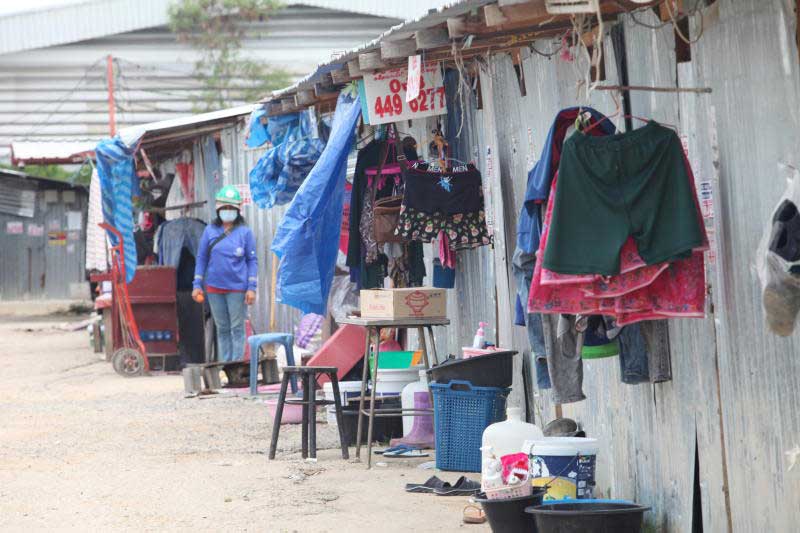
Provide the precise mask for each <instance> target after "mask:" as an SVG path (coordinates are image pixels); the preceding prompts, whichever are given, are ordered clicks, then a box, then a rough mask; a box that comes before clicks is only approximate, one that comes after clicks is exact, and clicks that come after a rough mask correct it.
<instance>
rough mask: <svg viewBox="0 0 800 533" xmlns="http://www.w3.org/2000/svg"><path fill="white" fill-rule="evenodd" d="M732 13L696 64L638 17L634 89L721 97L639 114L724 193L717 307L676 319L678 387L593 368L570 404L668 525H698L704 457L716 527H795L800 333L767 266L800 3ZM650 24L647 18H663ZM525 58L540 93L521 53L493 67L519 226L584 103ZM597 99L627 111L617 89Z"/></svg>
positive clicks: (645, 95) (719, 197)
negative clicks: (536, 172)
mask: <svg viewBox="0 0 800 533" xmlns="http://www.w3.org/2000/svg"><path fill="white" fill-rule="evenodd" d="M718 4H719V5H714V6H712V7H711V8H709V10H708V11H707V13H706V28H705V32H704V35H703V37H702V38H701V39H700V41H699V43H697V44H696V45H693V46H692V60H691V62H688V63H683V64H680V65H678V64H676V60H675V41H674V34H673V32H672V30H671V27H669V26H666V27H664V28H662V29H656V30H653V29H648V28H645V27H643V26H641V25H637V24H635V23H634V22H633V21H631V19H630V18H628V17H624V25H625V31H626V43H627V44H626V53H627V61H628V72H629V76H630V80H629V81H630V83H631V84H634V85H654V86H675V85H681V86H685V87H691V86H709V87H712V88H713V89H714V92H713V94H711V95H704V96H698V95H693V94H689V95H683V96H681V97H679V96H678V95H676V94H656V93H649V92H642V93H634V95H633V97H632V108H633V109H632V111H633V113H634V114H635V115H639V116H645V117H653V118H656V119H657V120H660V121H662V122H664V123H668V124H673V125H675V126H676V127H677V129H678V131H679V133H681V134H682V135H684V136H685V137H686V138H687V142H688V146H689V155H690V158H691V160H692V164H693V166H694V167H695V170H696V173H697V179H698V181H710V182H711V183H712V184H713V185H714V188H715V194H716V196H715V201H716V229H717V231H716V233H717V241H718V243H719V246H718V248H717V251H716V253H717V261H716V264H715V265H711V268H710V277H709V282H710V284H711V286H712V290H713V303H714V310H715V312H714V313H713V314H711V313H709V316H708V318H706V319H704V320H672V321H669V328H670V344H671V355H672V367H673V380H672V381H671V382H668V383H663V384H658V385H637V386H629V385H624V384H622V383H621V382H620V377H619V367H618V362H617V361H616V360H615V359H610V360H606V361H592V362H587V363H586V365H585V378H584V388H585V392H586V394H587V396H588V397H589V399H588V400H587V401H585V402H581V403H579V404H572V405H569V406H564V414H565V415H566V416H571V417H573V418H575V419H577V420H578V421H579V422H581V424H582V425H583V426H584V427H585V428H586V430H587V432H588V433H589V434H590V435H592V436H595V437H598V438H599V439H600V440H601V443H602V445H603V448H602V451H601V455H600V461H599V466H598V468H599V471H598V483H599V486H598V488H599V489H600V493H601V494H603V495H607V496H613V497H624V498H633V499H636V500H639V501H642V502H645V503H647V504H648V505H651V506H653V512H652V513H651V514H650V515H649V521H650V522H651V524H652V525H653V526H654V528H655V530H657V531H675V532H685V531H691V530H692V527H693V505H694V500H693V498H694V477H695V455H697V460H698V464H697V468H698V472H699V487H700V497H701V502H700V504H701V510H702V522H703V524H702V525H703V527H704V530H705V531H715V532H716V531H727V530H729V528H732V530H734V531H795V530H796V528H797V524H798V523H799V522H800V477H798V476H792V475H789V474H787V473H786V468H787V465H786V463H785V457H784V452H786V451H787V450H789V449H791V448H793V447H794V446H796V445H797V444H798V443H800V419H799V417H800V414H798V409H797V405H800V386H799V385H800V383H799V381H800V359H798V357H797V356H798V354H800V349H799V346H800V345H799V344H798V337H799V336H800V334H795V336H794V337H792V338H791V339H786V340H784V339H779V338H777V337H775V336H774V335H771V334H770V333H768V332H767V331H766V330H765V325H764V318H763V311H762V307H761V301H760V287H759V285H758V281H757V277H756V274H755V271H754V268H753V261H754V253H755V249H756V246H757V244H758V241H759V238H760V236H761V232H762V231H763V229H764V225H765V224H766V222H767V220H768V217H769V213H770V210H771V209H772V208H773V207H774V205H775V203H776V202H777V200H778V198H779V197H780V194H781V192H782V190H783V187H784V186H785V184H784V183H783V180H782V178H781V177H780V173H779V172H778V164H779V163H780V162H784V163H788V164H791V165H795V166H797V165H798V164H799V163H800V162H798V161H797V159H798V155H797V154H798V151H797V145H798V138H797V136H798V134H797V131H798V127H797V126H798V120H799V119H800V117H798V112H797V109H799V108H800V107H798V99H799V98H800V83H798V74H797V69H798V61H799V58H798V52H797V48H796V44H795V41H794V36H795V34H796V19H795V13H794V11H793V5H792V3H791V2H783V1H780V0H772V1H769V2H756V1H754V0H736V1H732V2H724V3H718ZM647 15H648V14H647V13H644V14H640V15H639V17H638V18H639V19H640V20H642V21H644V22H648V23H650V24H656V23H657V22H658V21H657V20H656V19H655V17H648V16H647ZM695 31H697V28H695ZM537 47H538V48H539V49H541V50H544V49H546V48H547V43H539V44H538V46H537ZM605 51H606V54H607V58H606V74H607V79H608V83H610V84H613V83H617V82H618V79H617V73H616V69H615V67H614V65H615V60H614V59H615V58H614V55H613V49H612V47H611V46H610V43H609V42H607V43H606V47H605ZM523 57H524V56H523ZM522 64H523V72H524V75H525V83H526V93H527V95H526V96H521V93H520V91H519V88H518V83H517V82H518V80H517V76H516V73H515V72H514V70H513V64H512V62H511V58H510V57H509V56H498V57H495V58H493V59H492V60H491V61H490V68H489V72H490V74H491V75H492V76H493V78H492V80H491V81H492V88H493V96H494V104H495V115H496V119H495V120H496V121H497V122H498V137H499V144H500V147H499V148H500V157H501V162H500V165H501V170H502V173H503V176H502V180H503V186H504V193H505V194H506V199H508V198H509V196H508V192H511V193H512V194H511V197H512V198H513V202H514V205H513V208H511V206H510V205H509V206H508V208H507V209H505V212H504V215H505V216H506V217H507V219H508V220H509V222H510V223H513V222H515V217H516V214H517V212H518V209H519V207H520V205H521V199H522V196H521V195H522V194H523V192H524V182H525V174H526V173H527V170H528V169H529V168H530V167H531V165H532V163H533V161H534V160H535V158H536V157H537V155H538V153H539V152H540V151H541V143H542V142H543V140H544V137H545V135H546V133H547V129H548V128H549V125H550V123H551V121H552V118H553V116H554V115H555V113H556V112H557V111H558V109H560V108H562V107H565V106H568V105H575V104H577V103H579V102H580V101H579V100H576V92H575V81H576V75H575V72H574V70H573V68H572V66H571V65H569V64H567V63H564V62H562V61H560V60H558V59H547V58H544V57H541V56H539V55H532V56H530V57H528V58H527V59H524V60H523V62H522ZM584 103H585V102H584ZM591 104H592V105H593V106H594V107H596V108H598V109H600V110H601V111H604V112H607V113H608V112H611V111H613V110H614V108H615V106H614V104H613V102H612V101H611V99H610V98H609V97H608V96H607V93H602V94H595V95H593V96H592V101H591ZM637 126H638V124H637ZM485 141H486V142H490V140H488V139H487V140H485ZM717 151H718V153H719V155H718V156H716V155H715V154H716V152H717ZM532 154H533V155H532ZM498 286H499V284H498ZM517 339H519V337H518V336H515V341H516V340H517ZM521 342H523V344H526V343H525V342H524V340H523V341H521ZM548 396H549V395H548V394H547V393H543V394H541V395H540V397H539V402H538V403H539V408H540V409H541V410H542V412H543V413H544V419H545V421H547V420H548V419H550V418H552V416H553V414H554V410H553V406H552V405H550V403H549V399H548ZM726 490H729V491H730V502H731V503H730V505H728V504H727V502H726ZM759 495H760V496H759ZM745 501H746V502H747V505H742V504H741V502H745ZM695 525H696V524H695Z"/></svg>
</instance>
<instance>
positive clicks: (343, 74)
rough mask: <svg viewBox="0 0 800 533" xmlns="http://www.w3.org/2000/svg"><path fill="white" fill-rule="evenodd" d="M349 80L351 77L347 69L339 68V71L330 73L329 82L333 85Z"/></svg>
mask: <svg viewBox="0 0 800 533" xmlns="http://www.w3.org/2000/svg"><path fill="white" fill-rule="evenodd" d="M351 79H352V77H351V76H350V72H349V71H348V69H347V68H340V69H339V70H334V71H331V80H332V81H333V83H334V85H340V84H342V83H347V82H349V81H350V80H351Z"/></svg>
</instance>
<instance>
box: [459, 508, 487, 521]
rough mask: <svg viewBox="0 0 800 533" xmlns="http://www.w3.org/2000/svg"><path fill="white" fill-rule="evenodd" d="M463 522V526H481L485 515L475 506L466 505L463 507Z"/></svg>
mask: <svg viewBox="0 0 800 533" xmlns="http://www.w3.org/2000/svg"><path fill="white" fill-rule="evenodd" d="M463 520H464V523H465V524H483V523H485V522H486V514H485V513H484V512H483V509H481V508H480V507H478V506H477V505H472V504H470V505H467V506H465V507H464V511H463Z"/></svg>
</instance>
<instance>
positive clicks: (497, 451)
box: [482, 407, 544, 459]
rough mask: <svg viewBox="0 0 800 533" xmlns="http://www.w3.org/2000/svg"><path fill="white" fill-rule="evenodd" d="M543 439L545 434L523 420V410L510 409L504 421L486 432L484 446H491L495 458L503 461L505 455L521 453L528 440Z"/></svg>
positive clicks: (507, 410) (495, 424) (490, 427)
mask: <svg viewBox="0 0 800 533" xmlns="http://www.w3.org/2000/svg"><path fill="white" fill-rule="evenodd" d="M542 438H544V434H543V433H542V430H541V429H539V427H538V426H536V425H535V424H529V423H528V422H525V421H523V420H522V409H520V408H519V407H509V408H508V409H506V419H505V420H504V421H502V422H496V423H494V424H492V425H491V426H489V427H488V428H486V429H485V430H484V432H483V442H482V446H483V447H488V446H491V449H492V450H493V452H494V455H495V457H497V458H498V459H501V458H502V457H503V456H505V455H509V454H512V453H520V452H521V451H522V445H523V444H524V443H525V441H526V440H538V439H542Z"/></svg>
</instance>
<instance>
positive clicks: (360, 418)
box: [356, 327, 373, 459]
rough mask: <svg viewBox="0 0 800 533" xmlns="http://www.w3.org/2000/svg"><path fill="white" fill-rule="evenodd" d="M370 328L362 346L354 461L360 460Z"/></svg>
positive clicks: (370, 338)
mask: <svg viewBox="0 0 800 533" xmlns="http://www.w3.org/2000/svg"><path fill="white" fill-rule="evenodd" d="M372 330H373V328H372V327H368V328H367V340H366V343H365V346H364V370H363V371H362V373H361V396H360V397H359V400H358V424H356V426H357V427H356V459H361V430H362V428H363V427H364V426H363V416H364V415H363V413H364V397H365V396H366V395H367V371H368V370H369V345H370V342H371V340H372Z"/></svg>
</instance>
